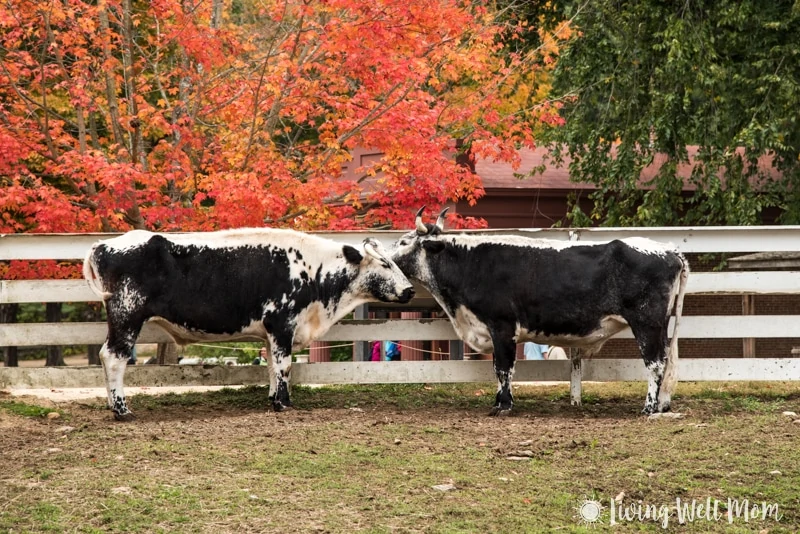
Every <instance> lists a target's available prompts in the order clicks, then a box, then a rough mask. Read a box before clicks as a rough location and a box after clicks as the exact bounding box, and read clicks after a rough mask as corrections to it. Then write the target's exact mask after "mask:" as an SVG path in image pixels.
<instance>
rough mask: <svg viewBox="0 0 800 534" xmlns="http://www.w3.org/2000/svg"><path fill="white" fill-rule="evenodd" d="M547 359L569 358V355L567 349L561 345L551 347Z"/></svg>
mask: <svg viewBox="0 0 800 534" xmlns="http://www.w3.org/2000/svg"><path fill="white" fill-rule="evenodd" d="M547 359H548V360H569V357H567V351H565V350H564V349H562V348H561V347H550V350H549V351H547Z"/></svg>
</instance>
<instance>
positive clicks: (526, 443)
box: [517, 439, 533, 447]
mask: <svg viewBox="0 0 800 534" xmlns="http://www.w3.org/2000/svg"><path fill="white" fill-rule="evenodd" d="M532 443H533V440H532V439H526V440H525V441H520V442H519V443H517V445H518V446H520V447H527V446H528V445H531V444H532Z"/></svg>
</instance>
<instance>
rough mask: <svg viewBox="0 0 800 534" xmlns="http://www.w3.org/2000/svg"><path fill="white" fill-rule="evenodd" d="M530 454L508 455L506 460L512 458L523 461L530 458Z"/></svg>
mask: <svg viewBox="0 0 800 534" xmlns="http://www.w3.org/2000/svg"><path fill="white" fill-rule="evenodd" d="M530 459H531V457H530V456H506V460H512V461H515V462H519V461H523V460H530Z"/></svg>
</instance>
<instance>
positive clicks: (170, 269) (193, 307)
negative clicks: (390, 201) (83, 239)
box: [84, 229, 414, 420]
mask: <svg viewBox="0 0 800 534" xmlns="http://www.w3.org/2000/svg"><path fill="white" fill-rule="evenodd" d="M84 276H85V277H86V279H87V281H88V282H89V284H90V286H91V287H92V288H93V289H94V290H95V292H96V293H98V294H99V295H100V296H102V298H103V301H104V303H105V305H106V311H107V314H108V338H107V340H106V343H105V345H104V346H103V349H102V351H101V358H102V362H103V366H104V369H105V372H106V383H107V385H108V393H109V406H110V407H111V408H112V409H113V410H114V414H115V417H116V418H117V419H122V420H127V419H130V418H132V415H131V414H130V410H129V409H128V408H127V405H126V403H125V399H124V395H123V394H122V377H123V374H124V369H125V362H127V359H128V357H129V356H130V353H131V351H132V350H133V346H134V344H135V342H136V338H137V337H138V335H139V332H140V331H141V328H142V326H143V325H144V323H145V322H146V321H154V322H157V323H158V324H159V325H160V326H162V327H163V328H164V329H165V330H166V331H167V332H169V333H170V335H171V336H172V337H173V338H174V339H175V341H176V342H178V343H181V344H186V343H192V342H197V341H203V340H207V341H223V340H263V341H264V342H266V344H267V346H268V347H269V349H270V356H271V363H272V365H273V367H272V372H271V373H270V397H271V398H272V400H273V407H274V408H275V409H276V410H278V411H280V410H282V409H284V408H285V407H288V406H290V405H291V403H290V401H289V393H288V386H287V384H286V379H287V378H288V372H289V368H290V365H291V352H292V350H293V349H294V350H299V349H302V348H304V347H306V346H307V345H308V343H310V342H311V341H312V340H314V339H316V338H317V337H319V336H320V335H322V334H324V333H325V332H326V331H327V330H328V329H329V328H330V326H332V325H333V324H334V323H335V322H336V321H338V320H340V319H341V318H343V317H344V316H345V315H347V314H348V313H350V312H351V311H352V310H353V309H354V308H355V307H356V306H358V305H360V304H363V303H365V302H370V301H375V300H383V301H399V302H407V301H408V300H410V299H411V297H413V294H414V293H413V288H412V286H411V283H410V282H409V281H408V279H407V278H406V277H405V276H404V275H403V274H402V272H401V271H400V269H399V268H398V267H397V265H395V264H394V263H393V262H392V261H391V260H390V259H389V258H388V256H387V255H386V254H385V253H384V251H383V249H382V247H381V245H380V243H378V242H377V241H375V240H372V239H367V240H365V241H364V243H363V245H362V246H361V247H360V248H356V247H352V246H349V245H343V244H341V243H336V242H334V241H331V240H328V239H323V238H320V237H317V236H312V235H308V234H303V233H300V232H294V231H291V230H273V229H240V230H229V231H222V232H212V233H205V234H175V235H169V236H167V235H161V234H153V233H151V232H146V231H141V230H137V231H132V232H129V233H127V234H125V235H123V236H120V237H118V238H114V239H110V240H106V241H101V242H98V243H96V244H95V245H94V246H93V247H92V249H91V250H90V251H89V253H88V255H87V257H86V260H85V261H84Z"/></svg>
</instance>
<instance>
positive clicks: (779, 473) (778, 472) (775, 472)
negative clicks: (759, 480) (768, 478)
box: [769, 469, 783, 475]
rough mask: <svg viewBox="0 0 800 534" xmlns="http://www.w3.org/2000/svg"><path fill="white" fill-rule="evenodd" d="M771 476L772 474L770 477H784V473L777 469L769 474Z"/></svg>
mask: <svg viewBox="0 0 800 534" xmlns="http://www.w3.org/2000/svg"><path fill="white" fill-rule="evenodd" d="M769 474H770V475H782V474H783V473H781V472H780V471H778V470H777V469H776V470H775V471H770V472H769Z"/></svg>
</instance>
